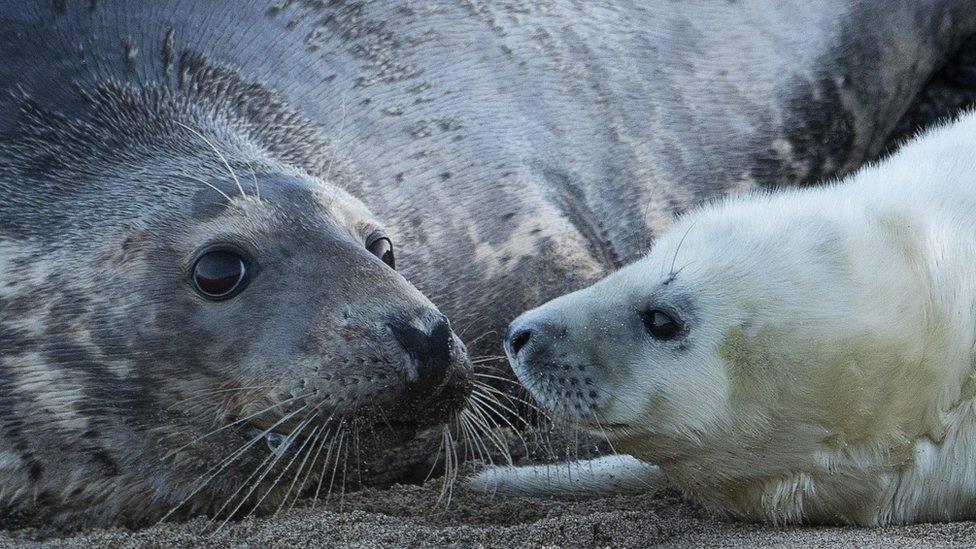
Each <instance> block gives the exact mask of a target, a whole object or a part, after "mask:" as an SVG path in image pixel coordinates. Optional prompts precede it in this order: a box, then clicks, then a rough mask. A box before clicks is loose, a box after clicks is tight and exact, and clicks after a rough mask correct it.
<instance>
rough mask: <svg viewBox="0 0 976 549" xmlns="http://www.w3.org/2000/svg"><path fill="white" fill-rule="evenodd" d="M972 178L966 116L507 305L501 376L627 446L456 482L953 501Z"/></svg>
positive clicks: (741, 511)
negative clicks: (584, 461) (818, 181)
mask: <svg viewBox="0 0 976 549" xmlns="http://www.w3.org/2000/svg"><path fill="white" fill-rule="evenodd" d="M974 180H976V113H969V114H966V115H965V116H964V117H962V118H960V119H959V120H958V121H956V122H953V123H951V124H949V125H947V126H945V127H941V128H937V129H935V130H933V131H930V132H928V133H926V134H923V135H922V136H921V137H919V138H917V139H915V140H914V141H913V142H910V143H908V144H906V145H905V146H904V147H903V148H902V149H901V150H899V151H898V152H897V153H895V154H894V155H893V156H891V157H890V158H889V159H887V160H886V161H885V162H883V163H881V164H879V165H872V166H869V167H867V168H864V169H862V170H861V171H859V172H858V173H857V174H855V175H853V176H851V177H850V178H848V179H845V180H842V181H840V182H839V183H836V184H833V185H829V186H822V187H814V188H809V189H803V190H792V191H786V192H779V193H764V194H760V195H758V196H754V197H750V198H747V199H740V200H730V201H726V202H724V203H718V204H715V205H710V206H706V207H704V208H702V209H700V210H699V211H695V212H693V213H691V214H689V215H687V216H685V217H684V218H682V219H681V221H680V223H679V224H677V225H676V226H675V227H674V228H673V229H672V230H670V231H668V232H667V233H666V234H665V235H663V236H662V237H661V238H660V239H659V240H658V241H657V243H656V244H655V246H654V248H653V250H652V251H651V253H650V254H649V255H648V256H647V257H646V258H644V259H642V260H640V261H639V262H637V263H635V264H633V265H630V266H628V267H627V268H625V269H622V270H621V271H619V272H617V273H615V274H613V275H612V276H610V277H608V278H606V279H605V280H603V281H601V282H599V283H598V284H595V285H594V286H591V287H589V288H586V289H585V290H581V291H579V292H575V293H573V294H569V295H566V296H563V297H560V298H558V299H556V300H554V301H551V302H549V303H547V304H545V305H543V306H541V307H539V308H537V309H534V310H532V311H529V312H527V313H525V314H524V315H522V316H520V317H519V318H518V319H516V320H515V322H513V324H512V332H511V337H510V339H509V340H508V344H507V350H508V352H509V356H510V358H511V360H512V365H513V368H514V369H515V371H516V372H517V374H518V377H519V379H520V380H521V381H522V382H523V383H524V384H525V385H526V386H527V387H529V388H530V390H531V391H532V393H533V394H534V395H535V396H536V397H537V398H538V399H539V401H540V402H542V403H543V404H545V405H546V406H548V407H549V408H551V409H552V410H553V412H554V414H555V415H557V416H560V417H566V416H568V417H569V418H571V419H573V420H575V421H577V422H579V423H580V424H581V425H582V426H583V427H584V428H586V429H589V430H592V431H595V432H598V433H604V434H606V435H607V436H608V437H609V439H610V440H611V442H612V443H613V444H614V446H615V448H616V449H617V450H619V451H621V452H625V453H627V454H631V455H632V456H634V457H636V458H639V459H640V460H642V461H643V462H645V463H639V462H636V461H634V460H630V459H626V458H602V459H600V460H598V461H597V462H595V463H594V464H593V465H594V467H589V466H585V465H584V466H583V467H580V468H579V469H578V470H575V469H574V470H572V472H573V473H574V476H575V478H570V477H569V475H568V472H569V470H568V469H566V468H558V467H554V468H551V469H550V470H548V471H546V470H545V469H543V468H541V467H538V466H537V467H533V468H527V469H506V470H501V471H488V472H485V473H482V475H481V476H480V477H478V478H477V479H476V481H475V482H476V484H479V485H481V486H482V487H483V488H487V489H491V488H492V487H493V486H494V487H496V488H497V489H499V490H502V491H506V492H520V493H552V492H557V491H558V492H565V491H572V490H576V489H580V490H582V491H587V490H590V489H596V490H599V491H601V492H604V493H605V492H609V491H614V490H620V491H633V490H635V489H637V490H639V489H649V488H652V487H654V486H655V485H659V484H660V482H659V481H660V480H667V481H669V482H670V483H672V484H673V485H675V486H677V487H679V488H681V489H682V490H684V491H685V492H686V493H688V494H689V495H690V496H692V497H693V498H694V499H696V500H697V501H699V502H701V503H703V504H704V505H706V506H707V507H709V508H711V509H713V510H716V511H719V512H722V513H725V514H728V515H732V516H736V517H741V518H747V519H751V520H764V521H771V522H774V523H780V524H782V523H793V522H814V523H847V524H860V525H879V524H890V523H912V522H927V521H943V520H954V519H972V518H973V517H974V516H976V507H974V504H976V484H974V481H973V479H974V478H976V461H974V457H976V415H974V407H976V402H974V398H976V372H974V364H976V317H974V311H976V277H974V272H976V270H974V265H976V252H974V248H973V242H974V241H976V213H974V211H976V210H974V207H976V188H974V187H973V184H972V182H973V181H974ZM649 464H659V465H660V469H657V468H656V467H652V466H651V465H649ZM546 473H549V477H548V478H547V477H546V476H545V474H546Z"/></svg>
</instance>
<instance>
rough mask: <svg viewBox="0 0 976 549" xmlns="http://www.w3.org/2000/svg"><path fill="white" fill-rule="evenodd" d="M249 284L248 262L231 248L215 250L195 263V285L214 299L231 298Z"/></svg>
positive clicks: (204, 295)
mask: <svg viewBox="0 0 976 549" xmlns="http://www.w3.org/2000/svg"><path fill="white" fill-rule="evenodd" d="M246 285H247V262H246V261H244V258H242V257H241V256H240V255H239V254H237V253H234V252H233V251H230V250H214V251H211V252H207V253H205V254H203V255H201V256H200V257H199V258H198V259H197V261H196V263H194V264H193V286H194V288H196V290H197V292H198V293H199V294H200V295H202V296H203V297H205V298H207V299H210V300H212V301H221V300H224V299H230V298H232V297H234V296H235V295H237V294H239V293H240V291H241V290H243V289H244V286H246Z"/></svg>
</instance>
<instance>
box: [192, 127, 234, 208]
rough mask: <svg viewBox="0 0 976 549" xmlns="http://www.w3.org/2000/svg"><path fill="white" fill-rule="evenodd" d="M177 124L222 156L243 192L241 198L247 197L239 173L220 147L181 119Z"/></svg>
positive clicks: (226, 166) (221, 159)
mask: <svg viewBox="0 0 976 549" xmlns="http://www.w3.org/2000/svg"><path fill="white" fill-rule="evenodd" d="M176 124H177V125H179V126H182V127H183V128H184V129H186V130H187V131H189V132H191V133H193V134H194V135H196V136H197V137H199V138H200V139H201V140H203V142H204V143H206V144H207V145H208V146H209V147H210V148H211V150H213V152H214V154H216V155H217V157H218V158H220V161H221V162H223V164H224V167H225V168H227V171H228V172H229V173H230V176H231V177H232V178H233V179H234V183H236V184H237V190H239V191H240V192H241V198H247V193H245V192H244V186H243V185H241V181H240V180H239V179H237V174H236V173H234V168H231V167H230V163H229V162H227V158H225V157H224V155H223V154H222V153H221V152H220V149H218V148H217V146H216V145H214V144H213V142H212V141H210V140H209V139H207V138H206V137H204V135H203V134H202V133H200V132H198V131H196V130H194V129H193V128H191V127H190V126H187V125H186V124H184V123H182V122H179V121H176ZM220 194H224V193H220ZM224 196H227V195H224ZM228 200H229V198H228Z"/></svg>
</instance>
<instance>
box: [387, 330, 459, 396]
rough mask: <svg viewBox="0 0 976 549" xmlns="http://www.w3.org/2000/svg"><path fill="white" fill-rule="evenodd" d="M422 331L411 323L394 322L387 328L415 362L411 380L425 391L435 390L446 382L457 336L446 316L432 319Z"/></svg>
mask: <svg viewBox="0 0 976 549" xmlns="http://www.w3.org/2000/svg"><path fill="white" fill-rule="evenodd" d="M424 324H426V325H424V326H423V329H421V328H418V327H416V326H414V325H413V324H412V323H410V322H403V321H394V322H391V323H389V324H387V326H388V327H389V328H390V331H391V332H393V337H395V338H396V340H397V341H398V342H399V343H400V345H401V346H403V349H404V350H405V351H407V353H408V354H410V355H411V356H412V357H413V358H414V360H416V371H415V372H414V376H413V377H412V378H411V379H409V381H410V383H411V384H412V385H417V386H422V387H421V389H423V391H427V390H433V389H434V388H436V387H437V386H439V385H440V384H441V382H442V381H444V379H445V377H446V376H447V373H448V370H449V369H450V366H451V361H452V354H453V352H454V334H453V332H451V326H450V324H448V322H447V319H446V318H444V316H443V315H436V316H432V317H431V318H430V319H429V320H427V321H426V322H425V323H424Z"/></svg>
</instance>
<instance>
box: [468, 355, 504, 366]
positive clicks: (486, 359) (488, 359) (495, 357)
mask: <svg viewBox="0 0 976 549" xmlns="http://www.w3.org/2000/svg"><path fill="white" fill-rule="evenodd" d="M499 360H505V356H504V355H488V356H479V357H478V358H473V359H471V364H482V363H484V362H495V361H499Z"/></svg>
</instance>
